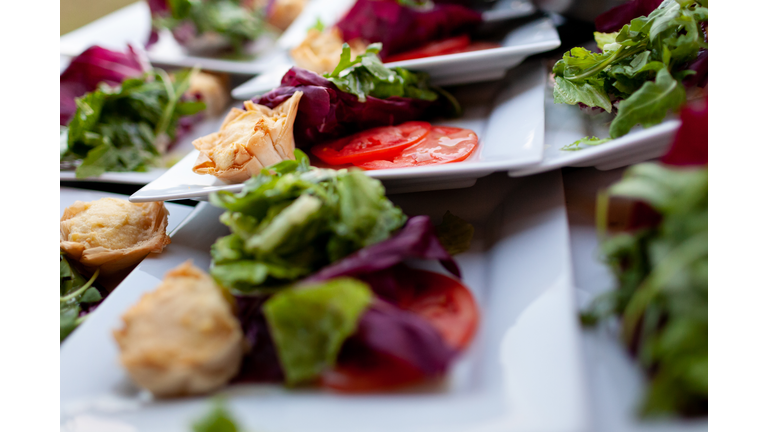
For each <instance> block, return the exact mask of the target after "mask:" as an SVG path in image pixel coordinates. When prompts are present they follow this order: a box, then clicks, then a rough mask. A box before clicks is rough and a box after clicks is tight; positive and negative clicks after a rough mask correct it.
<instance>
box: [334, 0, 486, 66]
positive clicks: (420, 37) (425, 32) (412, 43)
mask: <svg viewBox="0 0 768 432" xmlns="http://www.w3.org/2000/svg"><path fill="white" fill-rule="evenodd" d="M481 22H482V15H481V14H480V13H478V12H476V11H474V10H472V9H468V8H466V7H464V6H461V5H457V4H435V5H434V6H433V7H432V8H429V9H422V8H412V7H408V6H403V5H401V4H399V3H398V2H397V1H396V0H358V1H357V2H356V3H355V5H354V6H352V8H351V9H350V10H349V12H347V14H346V15H345V16H344V18H342V19H341V21H339V22H338V23H337V24H336V27H337V28H338V29H339V30H340V31H341V33H342V37H343V39H344V40H345V41H350V40H352V39H356V38H361V39H363V40H366V41H368V43H372V42H381V43H382V44H383V45H384V47H383V49H382V50H381V53H380V56H381V58H382V60H384V61H386V59H387V56H388V55H391V54H397V53H399V52H403V51H407V50H410V49H413V48H416V47H419V46H421V45H424V44H426V43H428V42H431V41H434V40H439V39H443V38H446V37H449V36H451V35H454V34H457V33H460V32H466V31H469V30H471V29H472V28H474V27H475V26H477V25H478V24H480V23H481Z"/></svg>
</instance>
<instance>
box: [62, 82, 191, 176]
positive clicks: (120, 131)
mask: <svg viewBox="0 0 768 432" xmlns="http://www.w3.org/2000/svg"><path fill="white" fill-rule="evenodd" d="M193 73H196V70H184V71H181V72H178V73H176V74H174V75H173V76H170V75H168V74H167V73H166V72H165V71H163V70H161V69H157V70H155V71H153V72H148V73H146V74H144V75H143V76H140V77H138V78H126V79H125V80H124V81H123V82H122V83H121V84H119V85H117V86H115V87H112V86H110V85H107V84H100V85H99V87H98V89H96V90H95V91H93V92H90V93H86V94H85V95H83V96H82V97H79V98H76V99H75V103H76V105H77V110H76V112H75V115H74V116H73V117H72V119H71V121H70V122H69V124H68V125H67V127H65V128H62V131H61V148H60V157H61V162H62V165H65V166H66V165H72V166H76V167H77V170H76V176H77V177H78V178H84V177H95V176H99V175H101V174H102V173H104V172H106V171H144V170H146V169H147V168H148V167H150V166H152V165H154V164H156V163H157V159H158V157H159V156H160V155H161V154H162V153H163V151H164V150H165V148H167V147H168V145H169V144H170V143H172V142H173V141H174V140H175V139H176V136H177V127H178V124H179V119H180V118H181V117H183V116H190V115H193V114H196V113H198V112H200V111H202V110H204V109H205V103H204V102H200V101H196V100H187V99H186V98H185V97H184V92H185V91H186V90H187V88H188V87H189V78H190V76H191V74H193Z"/></svg>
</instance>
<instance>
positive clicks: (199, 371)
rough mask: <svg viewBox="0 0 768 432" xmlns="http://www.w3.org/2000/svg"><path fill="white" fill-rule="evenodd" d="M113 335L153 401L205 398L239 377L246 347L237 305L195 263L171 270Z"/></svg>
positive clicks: (125, 364)
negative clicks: (204, 395) (175, 397)
mask: <svg viewBox="0 0 768 432" xmlns="http://www.w3.org/2000/svg"><path fill="white" fill-rule="evenodd" d="M122 318H123V324H124V325H123V328H121V329H119V330H116V331H114V337H115V340H116V341H117V344H118V345H119V347H120V363H122V365H123V367H125V368H126V370H127V371H128V373H129V374H130V375H131V378H132V379H133V381H134V382H135V383H136V384H138V385H140V386H141V387H144V388H146V389H147V390H149V391H151V392H152V393H153V394H154V395H155V396H161V397H172V396H184V395H194V394H201V393H207V392H209V391H211V390H214V389H216V388H217V387H220V386H222V385H224V384H226V383H227V382H228V381H229V380H230V379H231V378H232V377H234V376H235V374H237V371H238V370H239V368H240V361H241V359H242V355H243V349H244V342H243V333H242V330H241V328H240V322H239V321H238V320H237V318H235V315H234V306H233V300H232V298H231V296H230V295H229V294H228V292H225V291H223V290H222V289H221V288H219V287H218V286H217V285H216V283H215V282H214V281H213V279H212V278H211V277H210V276H208V275H207V274H206V273H205V272H203V271H202V270H200V269H198V268H197V267H195V266H193V265H192V262H191V261H187V262H186V263H184V264H181V265H180V266H178V267H176V268H174V269H172V270H171V271H169V272H168V273H167V274H166V275H165V278H164V279H163V282H162V283H161V284H160V285H159V286H158V287H157V289H156V290H155V291H152V292H149V293H146V294H144V295H143V296H142V297H141V299H140V300H139V302H138V303H136V304H135V305H133V306H132V307H131V308H130V309H128V311H127V312H126V313H125V314H124V315H123V317H122Z"/></svg>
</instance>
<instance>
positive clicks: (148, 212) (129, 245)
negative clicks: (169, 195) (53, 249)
mask: <svg viewBox="0 0 768 432" xmlns="http://www.w3.org/2000/svg"><path fill="white" fill-rule="evenodd" d="M167 226H168V210H166V208H165V206H164V205H163V203H162V202H152V203H142V204H134V203H131V202H128V201H126V200H122V199H117V198H102V199H100V200H96V201H91V202H82V201H77V202H75V203H74V204H72V205H71V206H69V207H67V208H66V209H65V210H64V215H63V216H62V217H61V222H60V236H61V237H60V242H59V244H60V246H61V250H62V251H64V252H65V253H66V255H67V257H68V258H71V259H73V260H76V261H78V262H80V264H81V265H82V266H83V267H84V268H85V269H86V270H87V271H89V272H94V271H96V269H97V268H98V269H99V277H100V278H101V277H108V276H110V275H114V274H115V273H118V272H120V271H121V270H125V269H128V268H130V267H132V266H134V265H136V264H137V263H138V262H139V261H141V260H142V259H143V258H144V257H145V256H147V255H148V254H149V253H151V252H162V250H163V248H164V247H165V246H166V245H168V244H170V243H171V238H170V237H168V235H166V233H165V229H166V227H167Z"/></svg>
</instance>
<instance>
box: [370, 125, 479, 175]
mask: <svg viewBox="0 0 768 432" xmlns="http://www.w3.org/2000/svg"><path fill="white" fill-rule="evenodd" d="M476 148H477V134H475V133H474V132H473V131H471V130H469V129H461V128H455V127H448V126H434V127H432V130H431V131H429V135H427V137H426V138H424V139H423V140H422V141H419V142H418V143H416V144H414V145H412V146H410V147H408V148H406V149H405V150H403V151H402V152H400V154H398V155H397V156H395V157H393V158H381V159H378V160H370V161H365V162H355V165H356V166H358V167H360V168H362V169H365V170H378V169H386V168H403V167H413V166H422V165H434V164H446V163H451V162H459V161H463V160H464V159H466V158H468V157H469V155H471V154H472V152H473V151H475V149H476Z"/></svg>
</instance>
